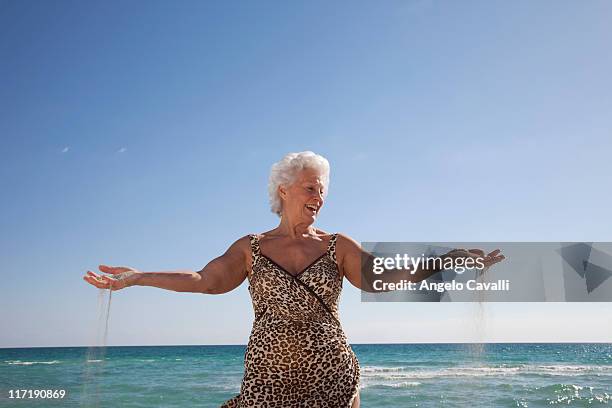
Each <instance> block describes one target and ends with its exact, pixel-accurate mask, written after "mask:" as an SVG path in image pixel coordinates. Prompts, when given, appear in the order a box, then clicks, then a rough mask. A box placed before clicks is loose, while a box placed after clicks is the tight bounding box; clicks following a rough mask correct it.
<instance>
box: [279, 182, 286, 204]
mask: <svg viewBox="0 0 612 408" xmlns="http://www.w3.org/2000/svg"><path fill="white" fill-rule="evenodd" d="M278 196H279V197H280V198H281V199H282V200H284V199H285V198H287V189H286V188H285V186H282V185H279V186H278Z"/></svg>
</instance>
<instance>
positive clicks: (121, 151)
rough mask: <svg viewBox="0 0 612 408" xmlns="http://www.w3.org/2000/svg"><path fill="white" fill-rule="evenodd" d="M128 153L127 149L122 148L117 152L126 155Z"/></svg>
mask: <svg viewBox="0 0 612 408" xmlns="http://www.w3.org/2000/svg"><path fill="white" fill-rule="evenodd" d="M126 151H127V147H122V148H121V149H119V150H117V153H125V152H126Z"/></svg>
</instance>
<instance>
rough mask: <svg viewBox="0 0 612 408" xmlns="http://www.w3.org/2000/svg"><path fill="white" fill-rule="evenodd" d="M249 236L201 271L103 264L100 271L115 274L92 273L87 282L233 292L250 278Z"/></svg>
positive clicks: (184, 290) (111, 285) (175, 289)
mask: <svg viewBox="0 0 612 408" xmlns="http://www.w3.org/2000/svg"><path fill="white" fill-rule="evenodd" d="M250 250H251V246H250V242H249V237H248V236H245V237H243V238H240V239H239V240H238V241H236V242H234V243H233V244H232V245H231V246H230V247H229V248H228V250H227V251H225V253H224V254H223V255H221V256H220V257H218V258H215V259H213V260H212V261H210V262H209V263H208V264H207V265H206V266H205V267H204V268H202V269H201V270H200V271H198V272H193V271H172V272H140V271H137V270H134V269H131V268H125V267H108V266H104V265H101V266H100V270H101V271H102V272H106V273H109V274H111V275H110V276H108V275H106V276H102V278H104V281H100V280H99V279H98V280H97V282H96V279H95V278H96V275H95V274H93V273H91V272H90V273H89V276H87V277H86V279H85V280H86V281H88V282H89V283H92V284H94V285H95V286H97V287H99V288H108V287H109V286H110V287H111V288H112V289H113V290H119V289H122V288H124V287H127V286H153V287H157V288H161V289H167V290H173V291H176V292H192V293H206V294H220V293H226V292H229V291H231V290H233V289H235V288H237V287H238V286H240V284H241V283H242V282H243V281H244V279H245V278H246V277H247V259H248V258H249V256H250ZM126 271H133V272H135V273H134V274H133V275H132V276H129V277H128V278H126V280H125V282H123V281H122V280H117V279H113V278H112V275H118V274H119V273H125V272H126Z"/></svg>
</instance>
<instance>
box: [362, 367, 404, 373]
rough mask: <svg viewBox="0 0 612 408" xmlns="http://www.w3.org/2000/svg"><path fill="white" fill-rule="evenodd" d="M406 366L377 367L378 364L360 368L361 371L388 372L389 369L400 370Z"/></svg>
mask: <svg viewBox="0 0 612 408" xmlns="http://www.w3.org/2000/svg"><path fill="white" fill-rule="evenodd" d="M404 369H406V367H379V366H365V367H363V368H362V369H361V372H363V373H378V372H385V373H386V372H389V371H402V370H404Z"/></svg>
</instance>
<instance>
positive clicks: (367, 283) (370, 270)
mask: <svg viewBox="0 0 612 408" xmlns="http://www.w3.org/2000/svg"><path fill="white" fill-rule="evenodd" d="M478 257H481V258H482V259H483V263H484V265H485V267H486V268H488V267H489V266H491V265H493V264H495V263H497V262H500V261H501V260H503V259H504V256H503V255H501V254H500V251H499V250H495V251H493V252H491V253H490V254H488V255H485V254H484V252H483V251H481V250H479V249H470V250H464V249H455V250H452V251H450V252H449V253H447V254H445V255H442V259H443V260H445V259H447V258H454V259H457V258H478ZM336 258H337V262H338V269H339V270H340V272H341V273H342V275H343V276H345V277H346V278H347V279H348V281H349V282H350V283H351V284H352V285H353V286H355V287H356V288H358V289H361V290H363V291H366V292H372V293H380V292H388V291H389V290H377V289H374V281H376V280H381V275H377V274H375V273H374V260H375V257H374V256H373V255H372V254H370V253H369V252H367V251H364V250H363V249H362V248H361V245H359V243H357V242H356V241H355V240H353V239H352V238H350V237H348V236H346V235H343V234H338V239H337V241H336ZM436 266H439V265H435V264H434V265H422V264H421V265H419V267H418V268H417V270H416V271H412V270H410V269H385V271H384V274H385V275H384V281H385V282H387V283H391V282H395V283H397V282H401V281H408V282H420V281H422V280H424V279H427V278H429V277H430V276H432V275H434V274H436V273H438V272H440V271H441V269H440V268H438V267H436Z"/></svg>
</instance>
